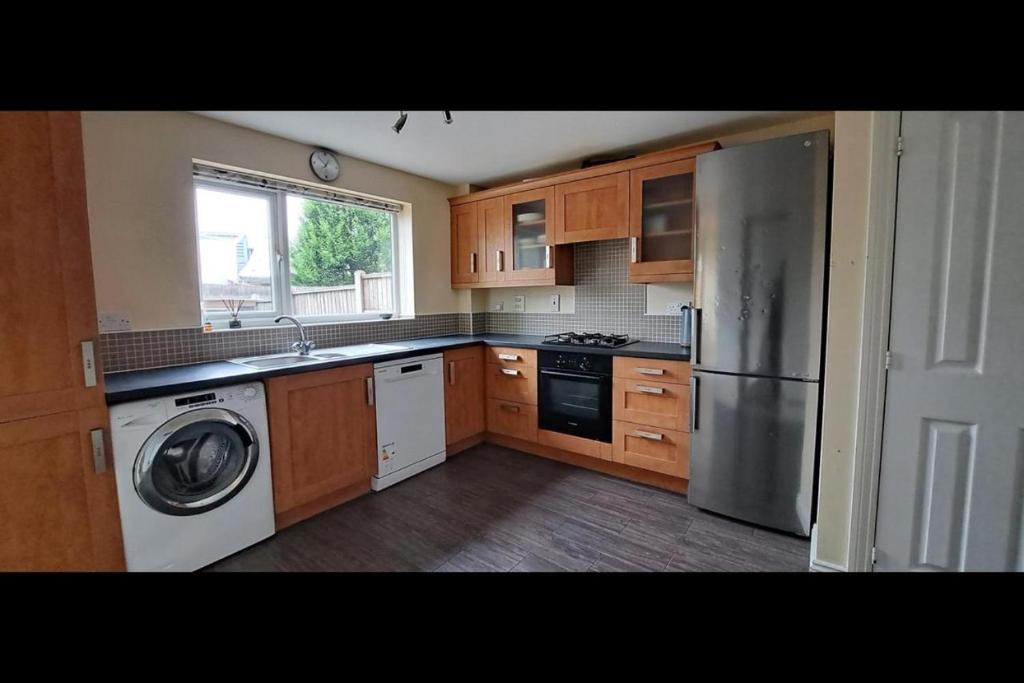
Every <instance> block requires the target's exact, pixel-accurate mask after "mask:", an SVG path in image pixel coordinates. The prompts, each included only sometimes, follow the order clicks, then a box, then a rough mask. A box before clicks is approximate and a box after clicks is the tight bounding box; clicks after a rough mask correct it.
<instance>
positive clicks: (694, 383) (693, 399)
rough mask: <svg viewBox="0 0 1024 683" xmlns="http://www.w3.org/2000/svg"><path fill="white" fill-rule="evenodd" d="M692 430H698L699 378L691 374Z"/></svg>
mask: <svg viewBox="0 0 1024 683" xmlns="http://www.w3.org/2000/svg"><path fill="white" fill-rule="evenodd" d="M690 431H691V432H695V431H697V378H696V377H694V376H693V375H690Z"/></svg>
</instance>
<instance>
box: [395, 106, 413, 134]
mask: <svg viewBox="0 0 1024 683" xmlns="http://www.w3.org/2000/svg"><path fill="white" fill-rule="evenodd" d="M399 113H400V114H401V116H399V117H398V120H397V121H395V125H393V126H391V127H392V128H393V129H394V131H395V132H396V133H401V132H402V128H404V127H405V120H406V119H407V118H409V115H408V114H406V113H405V112H404V111H403V112H399Z"/></svg>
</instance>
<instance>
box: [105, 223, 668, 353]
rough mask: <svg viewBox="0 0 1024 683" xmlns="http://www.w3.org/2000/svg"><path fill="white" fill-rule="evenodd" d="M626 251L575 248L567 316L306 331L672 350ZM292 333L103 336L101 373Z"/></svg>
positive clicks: (432, 318)
mask: <svg viewBox="0 0 1024 683" xmlns="http://www.w3.org/2000/svg"><path fill="white" fill-rule="evenodd" d="M628 244H629V242H628V240H624V239H623V240H606V241H601V242H583V243H580V244H577V245H576V249H575V254H576V263H575V271H576V312H575V313H573V314H563V313H492V312H487V313H441V314H437V315H421V316H418V317H416V318H415V319H406V320H380V321H373V322H365V323H336V324H324V325H308V326H307V327H306V330H307V332H308V334H309V336H310V338H311V339H312V340H313V341H315V342H316V345H317V348H321V349H326V348H330V347H333V346H346V345H348V344H366V343H369V342H386V341H398V340H401V339H414V338H416V337H437V336H441V335H446V334H482V333H485V332H501V333H509V334H554V333H556V332H567V331H570V330H572V331H576V332H604V333H609V334H628V335H629V336H631V337H634V338H637V339H642V340H645V341H659V342H669V343H678V341H679V318H678V316H671V315H644V312H645V306H646V302H645V291H644V286H643V285H636V284H631V283H630V282H629V277H628V270H629V247H628ZM296 334H297V333H296V330H295V327H294V326H293V325H291V324H288V325H285V324H283V323H282V324H281V325H280V326H279V327H273V328H258V329H244V328H243V329H241V330H222V331H217V332H206V333H204V332H203V331H202V329H201V328H199V327H195V328H184V329H177V330H155V331H151V332H114V333H111V334H104V335H101V337H100V339H101V344H100V349H101V351H100V352H101V355H102V359H103V369H104V371H106V372H120V371H122V370H138V369H141V368H155V367H162V366H166V365H183V364H185V363H202V362H205V361H212V360H224V359H225V358H239V357H242V356H258V355H264V354H270V353H283V352H285V351H288V350H289V346H290V345H291V343H292V342H293V341H295V339H296Z"/></svg>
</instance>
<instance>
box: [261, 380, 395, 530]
mask: <svg viewBox="0 0 1024 683" xmlns="http://www.w3.org/2000/svg"><path fill="white" fill-rule="evenodd" d="M372 380H373V365H371V364H368V363H367V364H363V365H355V366H352V367H346V368H337V369H334V370H323V371H320V372H306V373H301V374H297V375H290V376H289V375H286V376H282V377H272V378H270V379H268V380H266V381H265V384H266V387H267V407H268V410H269V417H270V452H271V470H272V472H273V479H274V511H275V513H276V515H277V520H278V528H281V527H283V526H287V525H288V524H291V523H294V522H296V521H298V520H299V519H302V518H304V517H308V516H310V515H312V514H316V513H318V512H321V511H322V510H324V509H327V508H329V507H333V506H334V505H337V504H339V503H341V502H344V501H345V500H348V499H349V498H353V497H355V496H357V495H361V494H363V493H365V492H367V491H369V490H370V477H372V476H373V474H375V473H376V469H377V454H376V451H377V417H376V412H375V409H374V406H373V401H372V395H373V384H372Z"/></svg>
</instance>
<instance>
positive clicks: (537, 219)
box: [504, 187, 555, 282]
mask: <svg viewBox="0 0 1024 683" xmlns="http://www.w3.org/2000/svg"><path fill="white" fill-rule="evenodd" d="M554 204H555V188H554V187H542V188H540V189H537V190H529V191H527V192H516V193H513V194H510V195H508V196H507V197H506V198H505V221H504V223H505V231H506V247H505V249H506V251H507V252H508V261H509V263H508V279H509V280H517V281H520V280H542V281H552V282H553V281H554V278H555V276H554V267H555V254H554V244H555V226H554V220H553V218H552V213H553V211H554Z"/></svg>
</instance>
